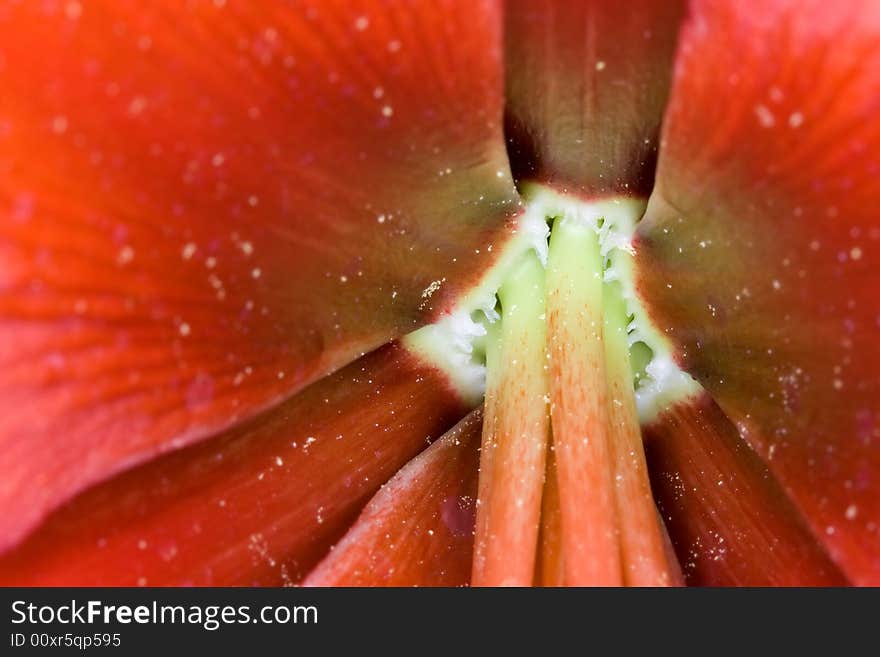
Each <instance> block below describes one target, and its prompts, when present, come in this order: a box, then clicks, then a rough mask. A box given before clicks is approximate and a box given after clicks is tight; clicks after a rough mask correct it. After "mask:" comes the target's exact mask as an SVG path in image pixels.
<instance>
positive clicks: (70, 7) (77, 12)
mask: <svg viewBox="0 0 880 657" xmlns="http://www.w3.org/2000/svg"><path fill="white" fill-rule="evenodd" d="M64 15H65V16H67V17H68V18H69V19H70V20H72V21H75V20H76V19H77V18H79V17H80V16H81V15H82V5H81V4H80V3H78V2H68V3H67V5H66V6H65V7H64Z"/></svg>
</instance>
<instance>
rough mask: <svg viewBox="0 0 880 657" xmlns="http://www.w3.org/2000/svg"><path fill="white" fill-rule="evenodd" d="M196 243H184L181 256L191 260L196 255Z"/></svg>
mask: <svg viewBox="0 0 880 657" xmlns="http://www.w3.org/2000/svg"><path fill="white" fill-rule="evenodd" d="M195 252H196V245H195V244H193V243H192V242H187V243H186V244H184V245H183V248H182V249H181V250H180V257H181V258H183V259H184V260H189V259H190V258H192V257H193V255H195Z"/></svg>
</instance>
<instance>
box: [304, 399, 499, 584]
mask: <svg viewBox="0 0 880 657" xmlns="http://www.w3.org/2000/svg"><path fill="white" fill-rule="evenodd" d="M482 426H483V418H482V411H481V410H479V409H478V410H475V411H473V412H472V413H471V414H470V415H468V416H467V417H466V418H464V419H463V420H462V421H461V422H459V423H458V424H457V425H456V426H455V427H453V428H452V429H450V430H449V431H448V432H446V434H445V435H444V436H443V437H442V438H441V439H439V440H437V441H436V442H435V443H434V444H433V445H431V446H430V447H429V448H428V449H427V450H425V451H424V452H422V453H421V454H420V455H419V456H417V457H416V458H415V459H413V460H412V461H411V462H410V463H409V464H407V465H406V467H404V468H403V469H402V470H401V471H400V472H398V473H397V474H396V475H395V476H394V477H393V478H392V479H391V481H389V482H388V483H387V484H385V486H383V487H382V490H380V491H379V492H378V493H377V494H376V496H375V497H374V498H373V499H372V500H371V501H370V503H369V504H368V505H367V507H366V509H364V511H363V513H362V514H361V516H360V518H358V521H357V522H356V523H355V524H354V526H353V527H352V528H351V529H350V530H349V531H348V533H347V534H346V535H345V537H344V538H343V539H342V540H341V541H340V542H339V543H337V544H336V546H335V547H334V548H333V551H332V552H331V553H330V554H329V555H328V556H327V558H325V559H324V560H323V561H322V562H321V563H320V564H319V565H318V566H317V568H315V570H314V571H312V573H311V574H310V575H309V576H308V577H307V578H306V579H305V581H304V582H303V584H304V585H306V586H463V585H466V584H468V582H469V581H470V574H471V557H472V554H473V547H474V517H475V516H474V503H475V501H476V498H477V474H478V467H479V453H480V452H479V447H480V436H481V431H482Z"/></svg>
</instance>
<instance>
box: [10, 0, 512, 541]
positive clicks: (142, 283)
mask: <svg viewBox="0 0 880 657" xmlns="http://www.w3.org/2000/svg"><path fill="white" fill-rule="evenodd" d="M221 4H222V3H211V2H199V3H185V4H180V3H171V4H167V3H152V4H145V3H142V2H138V1H135V0H104V1H99V2H90V3H82V4H80V3H42V2H39V3H32V2H26V3H16V4H15V5H13V6H9V5H8V4H7V6H5V7H4V8H2V9H0V83H2V86H3V95H2V100H0V261H2V264H0V317H2V320H0V344H2V345H3V346H2V347H0V398H2V399H3V403H2V407H0V418H2V419H0V473H2V480H3V483H2V485H0V509H2V511H3V513H2V514H0V518H2V519H0V537H2V538H0V547H2V546H3V545H6V544H9V543H10V542H12V541H15V540H16V539H18V538H19V537H20V536H21V535H22V534H23V533H24V532H25V531H26V530H27V529H28V528H29V527H30V526H32V525H33V524H34V523H35V522H37V521H38V520H39V518H40V517H41V516H43V515H44V514H45V513H46V512H47V511H48V510H49V509H51V508H53V507H54V506H56V505H57V504H59V503H60V502H62V501H63V500H65V499H66V498H68V497H69V496H71V495H72V494H74V493H76V492H77V491H79V490H81V489H82V488H83V487H84V486H86V485H89V484H91V483H94V482H96V481H99V480H101V479H103V478H104V477H106V476H109V475H110V474H112V473H114V472H117V471H119V470H120V469H122V468H125V467H128V466H130V465H132V464H134V463H137V462H141V461H143V460H145V459H148V458H150V457H152V456H154V455H156V454H157V453H159V452H162V451H165V450H168V449H171V448H177V447H181V446H183V445H186V444H188V443H192V442H194V441H197V440H199V439H201V438H203V437H205V436H208V435H212V434H213V433H216V432H217V431H220V430H223V429H225V428H227V427H229V426H230V425H231V424H232V423H233V422H234V421H235V420H236V419H242V418H247V417H250V416H252V415H254V414H255V413H257V412H259V411H261V410H263V409H265V408H267V407H268V406H270V405H272V404H275V403H277V402H279V401H280V400H281V399H283V398H285V397H286V396H289V395H290V394H292V393H293V392H295V391H297V390H298V389H300V388H301V387H302V386H303V385H305V384H307V383H309V382H311V381H313V380H315V379H316V378H317V377H319V376H322V375H323V374H325V373H326V372H328V371H330V370H332V369H334V368H336V367H338V366H340V365H342V364H344V363H346V362H349V361H350V360H352V359H353V358H355V357H357V356H358V355H359V354H360V353H362V352H363V351H368V350H370V349H373V348H375V347H376V346H378V345H380V344H383V343H385V342H386V341H388V340H389V339H390V338H391V337H393V336H395V335H398V334H400V333H402V332H406V331H409V330H411V329H412V328H414V327H415V326H416V325H417V324H420V323H423V322H424V321H426V319H428V318H429V317H431V316H432V315H433V314H435V313H437V312H438V311H439V310H441V309H442V308H443V307H445V306H447V305H448V304H449V303H450V302H451V300H452V299H453V298H454V297H455V295H456V293H457V291H458V290H460V289H461V288H462V286H464V285H466V284H469V283H470V282H472V280H473V277H474V276H478V275H479V274H480V272H482V271H483V270H484V268H485V266H487V265H488V264H489V263H490V261H491V259H492V258H494V257H495V256H494V255H493V254H489V253H488V251H487V250H486V249H484V248H481V247H483V246H484V245H486V244H489V243H492V242H495V243H496V245H497V244H498V243H500V241H501V240H503V237H502V236H501V235H499V231H501V230H502V228H503V226H502V224H503V223H504V219H505V217H507V216H508V215H509V214H510V213H511V212H513V211H514V210H515V200H514V198H515V192H514V189H513V186H512V183H511V180H510V177H509V174H508V173H507V168H506V160H505V154H504V144H503V138H502V126H501V123H502V121H501V118H502V117H501V86H502V80H501V71H500V16H499V9H498V7H496V6H495V4H494V3H491V2H489V3H470V4H469V5H468V10H467V11H461V7H460V5H458V4H457V3H450V2H443V3H433V2H432V3H412V4H406V5H400V4H394V5H382V6H376V4H375V3H371V2H356V3H351V2H323V3H320V4H319V5H316V6H313V7H310V8H306V7H301V6H298V5H297V6H290V5H288V4H286V3H284V4H282V3H272V2H243V3H235V5H234V6H233V4H232V3H229V4H228V5H222V6H221ZM35 44H38V47H35ZM498 251H500V249H495V253H496V254H497V252H498ZM432 282H433V283H434V284H433V285H432ZM438 284H439V285H440V288H439V289H438V290H436V294H434V296H433V297H431V296H430V294H428V295H425V293H424V292H423V290H425V289H429V290H431V291H434V290H435V289H436V287H437V285H438Z"/></svg>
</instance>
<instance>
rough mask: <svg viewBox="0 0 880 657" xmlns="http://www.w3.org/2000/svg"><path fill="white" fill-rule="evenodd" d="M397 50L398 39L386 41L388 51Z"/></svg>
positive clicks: (398, 48)
mask: <svg viewBox="0 0 880 657" xmlns="http://www.w3.org/2000/svg"><path fill="white" fill-rule="evenodd" d="M398 50H400V41H398V40H397V39H394V40H393V41H389V42H388V52H397V51H398Z"/></svg>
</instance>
